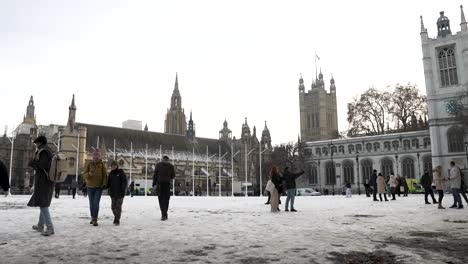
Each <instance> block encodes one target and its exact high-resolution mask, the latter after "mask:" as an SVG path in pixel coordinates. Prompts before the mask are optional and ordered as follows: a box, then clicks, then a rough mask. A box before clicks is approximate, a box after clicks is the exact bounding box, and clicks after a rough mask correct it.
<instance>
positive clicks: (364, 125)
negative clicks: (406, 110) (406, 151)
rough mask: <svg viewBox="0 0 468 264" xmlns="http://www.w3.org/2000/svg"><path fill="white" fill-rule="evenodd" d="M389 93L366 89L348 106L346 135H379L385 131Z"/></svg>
mask: <svg viewBox="0 0 468 264" xmlns="http://www.w3.org/2000/svg"><path fill="white" fill-rule="evenodd" d="M390 96H391V95H390V93H389V92H387V91H379V90H377V89H375V88H369V89H367V90H366V91H365V92H364V93H363V94H361V96H360V97H359V98H355V99H354V100H353V101H352V102H351V103H349V104H348V123H349V125H350V129H349V131H348V135H353V134H359V133H375V134H381V133H383V132H384V131H385V122H386V121H387V119H388V113H389V107H390Z"/></svg>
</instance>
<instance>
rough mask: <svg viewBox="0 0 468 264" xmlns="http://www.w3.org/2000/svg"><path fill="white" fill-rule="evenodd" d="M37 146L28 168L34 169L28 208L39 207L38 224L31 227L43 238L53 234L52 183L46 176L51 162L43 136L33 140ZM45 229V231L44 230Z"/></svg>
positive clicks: (50, 154) (50, 153)
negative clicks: (32, 188) (50, 207)
mask: <svg viewBox="0 0 468 264" xmlns="http://www.w3.org/2000/svg"><path fill="white" fill-rule="evenodd" d="M34 144H36V146H37V151H36V155H35V157H34V159H33V160H31V161H30V162H29V166H31V167H32V168H33V169H34V191H33V195H32V197H31V199H30V200H29V203H28V206H32V207H39V208H40V210H41V211H40V214H39V222H38V224H37V225H33V227H32V228H33V229H34V230H36V231H39V232H41V233H42V235H44V236H50V235H53V234H54V225H53V224H52V220H51V218H50V213H49V206H50V203H51V201H52V195H53V192H54V183H53V182H51V181H49V179H48V178H47V174H48V173H49V168H50V162H51V160H52V152H51V151H50V149H49V148H48V147H47V139H46V137H44V136H39V137H38V138H36V139H35V140H34ZM44 225H45V227H47V230H45V229H44Z"/></svg>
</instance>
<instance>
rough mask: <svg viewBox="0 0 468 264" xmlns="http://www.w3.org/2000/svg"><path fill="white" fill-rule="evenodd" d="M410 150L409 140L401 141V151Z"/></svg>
mask: <svg viewBox="0 0 468 264" xmlns="http://www.w3.org/2000/svg"><path fill="white" fill-rule="evenodd" d="M408 149H411V143H410V140H409V139H405V140H403V150H408Z"/></svg>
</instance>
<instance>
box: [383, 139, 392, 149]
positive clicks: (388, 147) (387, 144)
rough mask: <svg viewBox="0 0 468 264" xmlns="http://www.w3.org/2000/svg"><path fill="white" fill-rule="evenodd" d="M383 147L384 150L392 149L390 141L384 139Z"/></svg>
mask: <svg viewBox="0 0 468 264" xmlns="http://www.w3.org/2000/svg"><path fill="white" fill-rule="evenodd" d="M384 149H385V150H386V151H390V150H391V149H392V147H391V144H390V141H385V142H384Z"/></svg>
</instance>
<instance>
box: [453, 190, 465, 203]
mask: <svg viewBox="0 0 468 264" xmlns="http://www.w3.org/2000/svg"><path fill="white" fill-rule="evenodd" d="M452 194H453V205H452V206H455V207H456V206H458V207H463V204H462V201H461V197H460V189H458V188H452Z"/></svg>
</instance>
